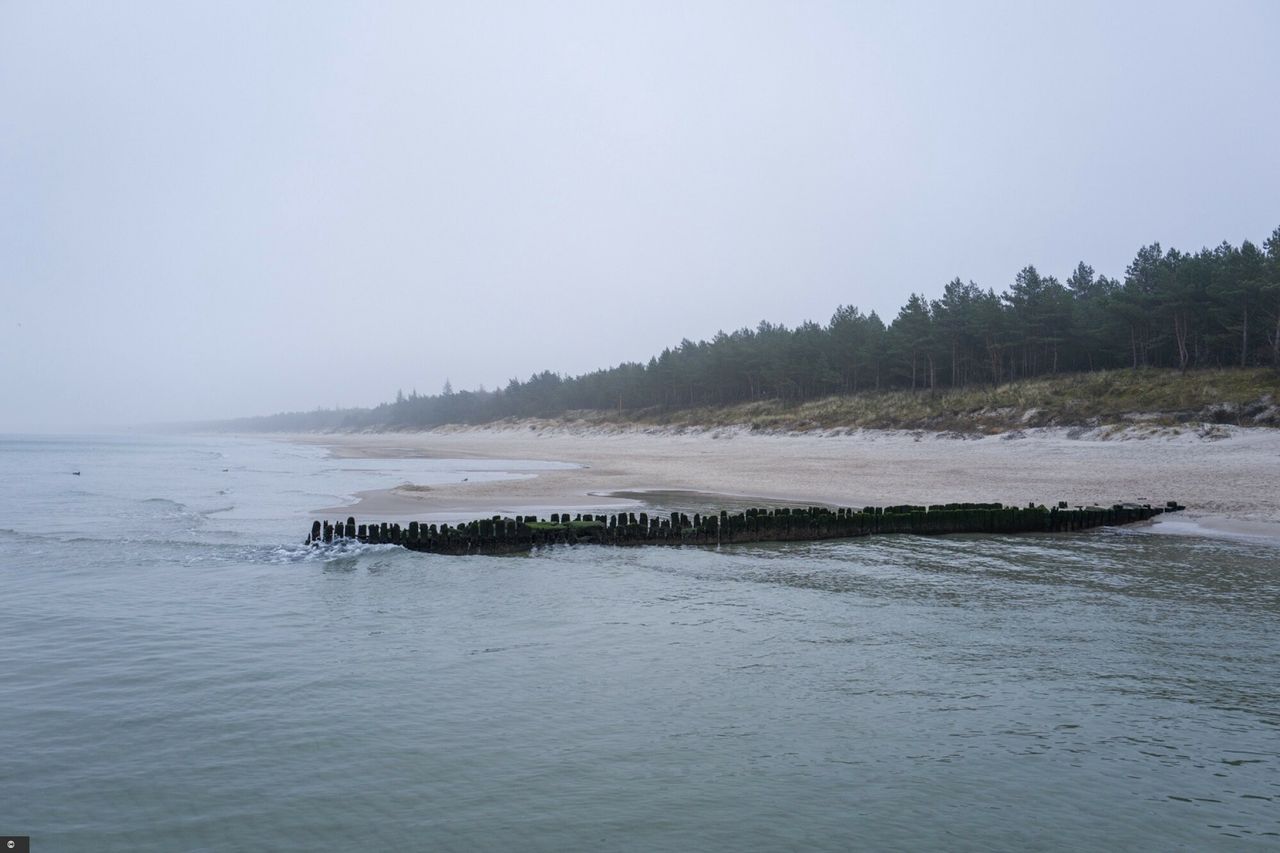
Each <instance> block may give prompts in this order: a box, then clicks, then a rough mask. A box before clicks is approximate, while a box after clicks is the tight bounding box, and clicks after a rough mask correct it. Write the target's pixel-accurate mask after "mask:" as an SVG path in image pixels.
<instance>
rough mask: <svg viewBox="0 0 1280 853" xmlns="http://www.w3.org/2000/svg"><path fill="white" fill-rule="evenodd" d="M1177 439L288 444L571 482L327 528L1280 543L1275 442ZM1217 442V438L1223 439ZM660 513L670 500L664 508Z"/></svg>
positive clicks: (455, 493) (470, 496) (729, 433)
mask: <svg viewBox="0 0 1280 853" xmlns="http://www.w3.org/2000/svg"><path fill="white" fill-rule="evenodd" d="M1213 434H1214V435H1215V436H1217V437H1216V438H1214V439H1206V438H1203V437H1201V436H1200V435H1198V434H1197V433H1196V432H1194V431H1187V432H1183V433H1182V434H1179V435H1167V434H1166V435H1156V436H1150V435H1148V436H1146V437H1137V434H1122V435H1121V436H1118V437H1111V438H1108V439H1103V438H1100V437H1097V436H1096V435H1095V436H1093V437H1086V438H1080V437H1079V434H1078V433H1076V434H1075V435H1076V436H1077V437H1075V438H1073V437H1070V436H1069V435H1068V432H1067V431H1066V430H1061V429H1050V430H1028V431H1026V432H1025V433H1016V434H1008V435H1005V436H988V437H984V438H975V437H968V438H957V437H942V436H937V435H932V434H921V433H908V432H897V431H869V430H868V431H858V432H854V433H851V434H839V435H814V434H805V435H760V434H754V433H750V432H747V431H734V430H718V431H715V432H686V433H672V432H666V431H660V430H629V431H614V432H606V431H601V430H572V429H565V428H558V429H544V428H537V427H533V428H530V427H528V426H520V427H507V428H485V429H454V430H438V431H429V432H418V433H380V434H358V435H346V434H336V435H299V436H289V437H288V439H289V440H291V441H297V442H302V443H307V444H319V445H323V446H326V447H328V448H330V449H331V452H333V453H334V454H335V455H338V456H342V457H349V458H396V457H430V458H493V459H531V460H553V461H561V462H572V463H576V464H578V465H580V466H582V467H579V468H573V469H568V470H557V471H547V472H541V473H538V474H537V475H536V476H534V477H530V478H527V479H520V480H509V481H501V482H477V483H452V484H444V485H432V486H430V487H429V488H405V487H398V488H395V489H386V490H378V491H373V492H366V493H362V494H361V495H360V496H359V497H360V500H359V501H358V502H357V503H356V504H354V505H352V506H351V507H327V508H324V509H323V510H317V511H323V512H326V513H332V512H336V511H343V512H346V511H348V510H350V511H351V512H353V513H355V514H357V515H359V516H361V517H365V518H372V517H378V516H405V515H412V516H419V517H423V518H428V517H444V516H446V515H448V516H453V515H456V514H467V513H475V514H495V513H503V514H517V513H520V512H522V511H523V512H526V513H527V512H531V511H556V510H572V511H580V510H586V509H591V508H599V509H607V508H609V507H621V506H635V505H637V504H638V503H651V504H654V503H657V504H661V503H662V501H661V500H655V499H654V498H653V496H652V495H651V494H649V493H654V492H661V493H671V492H676V493H687V492H698V493H703V496H702V497H699V496H698V495H693V494H689V495H686V497H687V498H688V500H687V501H684V502H687V503H691V504H695V503H700V502H703V501H706V502H708V503H714V502H715V501H716V500H717V499H718V496H732V497H734V498H740V499H745V500H747V501H748V502H760V501H779V502H792V503H801V504H809V503H821V504H833V505H840V506H863V505H885V504H899V503H918V504H927V503H942V502H949V501H1002V502H1005V503H1026V502H1028V501H1035V502H1037V503H1046V502H1053V501H1058V500H1065V501H1067V502H1068V503H1070V504H1073V505H1074V504H1093V503H1099V504H1111V503H1116V502H1121V501H1138V502H1160V503H1163V502H1164V501H1166V500H1177V501H1179V502H1181V503H1184V504H1186V505H1187V507H1188V512H1187V514H1186V516H1185V517H1186V518H1187V519H1188V520H1189V521H1191V522H1193V523H1195V524H1196V525H1208V526H1211V527H1215V528H1217V529H1220V530H1234V531H1236V532H1239V533H1242V534H1255V535H1267V536H1271V535H1274V534H1277V533H1280V488H1278V487H1277V484H1280V431H1277V430H1267V429H1239V428H1227V429H1222V428H1217V429H1216V430H1215V431H1214V433H1213ZM1223 435H1225V436H1226V437H1221V436H1223ZM665 497H666V500H667V502H668V503H670V502H671V500H672V498H673V496H672V495H670V494H668V495H666V496H665Z"/></svg>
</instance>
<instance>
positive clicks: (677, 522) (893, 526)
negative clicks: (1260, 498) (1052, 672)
mask: <svg viewBox="0 0 1280 853" xmlns="http://www.w3.org/2000/svg"><path fill="white" fill-rule="evenodd" d="M1181 509H1184V507H1182V506H1180V505H1179V504H1178V503H1176V502H1175V501H1169V502H1168V503H1167V504H1165V505H1164V506H1163V507H1153V506H1151V505H1150V504H1113V505H1112V506H1110V507H1098V506H1088V507H1086V506H1076V507H1068V506H1067V504H1066V502H1065V501H1064V502H1060V503H1059V504H1058V505H1057V506H1055V507H1052V508H1050V507H1047V506H1044V505H1037V504H1034V503H1033V504H1029V505H1027V506H1025V507H1006V506H1004V505H1003V504H998V503H982V504H979V503H952V504H934V505H932V506H927V507H926V506H887V507H863V508H861V509H851V508H844V507H841V508H836V509H833V508H830V507H817V506H814V507H805V508H774V509H748V510H746V511H745V512H740V513H729V512H726V511H724V510H722V511H720V512H719V513H709V514H706V515H703V514H701V513H694V515H693V516H692V517H690V516H688V515H686V514H685V513H682V512H673V513H671V514H670V515H669V516H668V515H662V516H659V515H650V514H649V513H645V512H641V513H634V512H622V513H617V514H614V515H593V514H577V515H570V514H569V513H551V516H550V518H549V519H547V520H543V519H540V518H538V517H537V516H521V515H518V516H516V517H515V518H505V517H502V516H497V515H495V516H493V517H492V518H483V519H477V520H475V521H471V522H467V523H464V524H457V525H448V524H438V525H437V524H424V523H419V522H416V521H411V522H409V523H408V524H407V525H405V526H403V527H402V526H401V525H399V524H388V523H385V522H383V523H380V524H357V523H356V520H355V518H354V517H352V518H348V519H347V520H346V521H345V522H342V521H338V522H333V523H331V522H328V521H316V522H314V523H313V524H312V525H311V535H310V536H309V537H308V538H307V541H308V542H309V543H316V544H319V543H330V542H334V541H335V540H337V541H340V540H343V539H347V540H356V541H359V542H367V543H373V544H379V543H382V544H391V545H400V546H402V547H404V548H408V549H410V550H413V551H426V552H429V553H433V554H509V553H514V552H519V551H528V550H531V549H533V548H537V547H541V546H546V545H564V544H585V543H590V544H599V545H721V544H729V543H739V542H806V541H814V540H819V539H847V538H853V537H857V536H870V535H873V534H877V533H880V534H884V533H911V534H916V535H928V536H933V535H939V534H946V533H1054V532H1062V531H1074V530H1087V529H1090V528H1094V527H1102V526H1107V525H1118V524H1130V523H1132V522H1135V521H1146V520H1148V519H1150V518H1153V517H1154V516H1157V515H1160V514H1161V513H1164V512H1176V511H1178V510H1181Z"/></svg>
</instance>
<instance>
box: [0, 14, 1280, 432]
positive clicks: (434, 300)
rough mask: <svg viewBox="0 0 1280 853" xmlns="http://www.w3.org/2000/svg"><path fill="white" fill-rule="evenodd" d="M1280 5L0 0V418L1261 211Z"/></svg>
mask: <svg viewBox="0 0 1280 853" xmlns="http://www.w3.org/2000/svg"><path fill="white" fill-rule="evenodd" d="M1277 45H1280V3H1277V2H1273V1H1272V0H1262V2H1255V3H1245V2H1237V3H1232V2H1205V3H1172V2H1170V3H1149V4H1148V3H1132V4H1125V3H1117V2H1104V3H1097V4H1090V3H1082V2H1078V0H1076V1H1075V2H1070V3H1053V4H1051V3H1044V2H1034V3H1029V2H1028V3H1024V2H1009V3H974V2H965V3H948V4H943V3H928V4H926V3H918V4H913V3H904V2H888V3H862V2H845V3H818V2H795V1H794V0H786V2H774V3H748V2H741V0H735V2H726V3H714V2H696V0H695V1H694V2H690V0H681V2H674V3H669V4H668V3H660V2H654V0H644V2H639V3H634V4H629V3H628V4H624V3H611V2H584V3H563V4H562V3H523V2H502V3H492V4H488V3H482V2H474V0H465V2H464V1H463V0H457V2H451V3H440V4H431V3H426V2H414V3H404V4H397V3H377V2H359V3H356V2H352V3H348V4H341V3H317V2H301V3H295V4H290V3H263V2H257V0H255V2H248V3H233V2H226V0H219V2H210V3H185V2H184V3H171V2H156V3H140V2H118V3H103V2H88V3H84V4H72V3H64V2H57V0H0V117H2V118H0V304H2V306H3V307H2V308H0V431H18V430H27V429H37V428H64V429H65V428H72V429H74V428H89V427H95V426H99V425H105V424H124V423H136V422H149V421H158V420H186V419H201V418H214V417H231V416H239V415H250V414H266V413H271V412H275V411H281V410H296V409H304V410H305V409H314V408H316V407H317V406H326V407H329V406H336V405H341V406H351V405H370V404H376V403H378V402H381V401H384V400H387V399H390V398H392V397H393V396H394V395H395V393H396V390H397V389H399V388H402V389H404V391H405V392H406V393H407V392H409V391H410V390H411V389H413V388H416V389H418V390H419V391H421V392H424V393H426V392H431V393H434V392H437V391H439V389H440V387H441V386H442V385H443V383H444V381H445V379H446V378H448V379H450V380H451V381H452V383H453V386H454V387H455V388H458V389H461V388H474V387H477V386H479V385H481V384H483V385H485V386H487V387H489V388H493V387H495V386H500V385H505V384H506V382H507V380H508V379H510V378H511V377H520V378H527V377H528V375H529V374H530V373H532V372H535V371H541V370H544V369H550V370H555V371H560V372H565V373H580V372H584V371H587V370H591V369H595V368H598V367H606V366H609V365H612V364H616V363H618V362H621V361H629V360H647V359H648V357H649V356H650V355H653V354H655V353H657V352H660V351H661V350H662V348H663V347H664V346H674V345H676V344H678V343H679V342H680V340H681V339H682V338H685V337H688V338H692V339H695V340H696V339H699V338H708V337H710V336H712V335H714V334H715V332H716V331H717V330H719V329H725V330H732V329H735V328H740V327H742V326H754V325H756V323H757V322H759V321H760V320H761V319H768V320H770V321H773V322H781V323H786V324H787V325H794V324H796V323H799V322H801V321H803V320H806V319H813V320H817V321H819V322H826V321H827V320H828V319H829V318H830V316H831V314H832V312H833V310H834V309H835V308H836V306H837V305H838V304H841V303H844V304H855V305H858V306H860V307H862V308H864V309H865V310H871V309H874V310H876V311H878V312H880V313H881V315H882V317H884V319H885V320H886V321H888V320H890V319H892V317H893V316H894V314H896V312H897V309H898V307H899V306H900V305H901V304H902V303H903V302H904V301H905V299H906V297H907V295H908V294H909V293H910V292H912V291H920V292H923V293H925V294H926V295H927V296H930V297H936V296H938V295H939V294H940V292H941V290H942V287H943V285H944V284H945V283H946V282H947V281H948V280H949V279H951V278H952V277H954V276H960V277H962V278H964V279H966V280H968V279H972V280H974V281H976V282H978V283H979V284H980V285H982V286H983V287H994V288H996V289H997V290H1000V289H1002V288H1004V287H1006V286H1007V285H1008V284H1009V283H1010V282H1011V281H1012V280H1013V277H1014V275H1015V273H1016V272H1017V271H1018V270H1019V269H1020V268H1021V267H1022V266H1024V265H1026V264H1028V263H1034V264H1036V265H1037V266H1038V267H1039V268H1040V270H1041V271H1042V272H1045V273H1052V274H1056V275H1058V276H1060V277H1065V276H1066V275H1067V274H1068V273H1069V272H1070V270H1071V268H1072V267H1073V266H1074V265H1075V263H1076V262H1077V261H1079V260H1085V261H1087V262H1089V263H1091V264H1092V265H1094V266H1095V267H1096V268H1097V269H1098V271H1099V272H1103V273H1107V274H1110V275H1116V276H1120V275H1123V271H1124V267H1125V265H1126V264H1127V263H1128V262H1129V260H1131V258H1132V256H1133V254H1134V252H1135V251H1136V249H1137V248H1138V247H1139V246H1141V245H1143V244H1146V243H1149V242H1152V241H1160V242H1161V243H1162V244H1164V245H1166V246H1169V245H1173V246H1177V247H1179V248H1183V249H1192V250H1194V249H1198V248H1200V247H1201V246H1204V245H1206V244H1208V245H1214V244H1217V243H1219V242H1221V241H1222V240H1224V239H1226V240H1230V241H1231V242H1233V243H1239V242H1240V241H1241V240H1244V239H1251V240H1253V241H1255V242H1259V243H1260V242H1261V241H1262V240H1263V239H1265V238H1266V236H1267V235H1268V234H1270V232H1271V230H1272V229H1273V228H1275V227H1276V226H1277V225H1280V108H1277V105H1276V97H1277V95H1276V93H1277V91H1278V90H1280V49H1278V47H1277Z"/></svg>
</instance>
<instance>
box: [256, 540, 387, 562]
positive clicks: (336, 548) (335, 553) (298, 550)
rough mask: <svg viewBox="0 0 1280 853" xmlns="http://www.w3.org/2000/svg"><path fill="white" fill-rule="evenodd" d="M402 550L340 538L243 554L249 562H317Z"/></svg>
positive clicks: (263, 548)
mask: <svg viewBox="0 0 1280 853" xmlns="http://www.w3.org/2000/svg"><path fill="white" fill-rule="evenodd" d="M400 550H402V549H401V548H400V546H399V545H381V544H379V545H371V544H368V543H365V542H359V541H356V540H354V539H340V540H335V541H333V542H320V543H315V544H311V545H276V546H267V547H261V548H254V549H251V550H250V551H249V552H248V553H247V554H245V555H244V556H245V557H246V558H247V559H248V560H249V561H251V562H255V563H270V564H273V565H280V564H288V563H317V562H328V561H330V560H342V559H349V558H351V557H359V556H362V555H365V554H384V553H386V552H388V551H400Z"/></svg>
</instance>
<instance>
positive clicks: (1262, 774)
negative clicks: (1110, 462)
mask: <svg viewBox="0 0 1280 853" xmlns="http://www.w3.org/2000/svg"><path fill="white" fill-rule="evenodd" d="M538 468H539V463H521V462H519V461H517V460H509V461H507V462H505V463H502V464H495V463H480V462H477V461H476V460H466V461H462V460H340V459H333V458H330V457H329V456H328V455H327V454H326V452H325V451H324V450H323V449H320V448H313V447H305V446H297V445H291V444H287V443H281V442H271V441H265V440H249V439H240V438H225V437H215V438H190V437H163V438H138V437H127V438H126V437H74V438H72V437H9V438H3V439H0V483H3V489H2V490H0V595H2V602H3V603H2V605H0V613H2V619H0V834H4V833H9V834H25V835H30V836H32V849H33V850H39V851H42V852H43V851H59V850H92V851H99V850H130V851H137V850H157V851H171V850H216V851H240V850H329V849H333V850H337V849H344V850H353V849H358V850H459V851H461V850H547V851H563V850H725V851H730V850H731V851H741V850H780V849H804V850H847V849H876V850H886V849H911V850H923V849H937V850H1080V849H1112V850H1120V849H1125V850H1174V849H1186V850H1204V849H1219V848H1220V849H1237V848H1250V847H1253V848H1257V849H1277V848H1280V545H1278V544H1277V543H1275V542H1273V541H1268V540H1262V539H1247V538H1233V539H1222V538H1210V537H1200V536H1186V535H1180V536H1169V535H1162V534H1161V533H1160V525H1159V524H1155V525H1147V526H1142V527H1137V528H1127V529H1103V530H1097V531H1091V532H1087V533H1077V534H1064V535H1043V536H1036V535H1029V536H954V537H939V538H918V537H911V536H886V537H877V538H872V539H862V540H851V541H843V542H821V543H813V544H786V545H777V544H771V545H750V546H734V547H725V548H721V549H718V550H716V549H696V548H669V549H668V548H636V549H621V548H616V549H615V548H606V547H594V546H589V547H559V548H551V549H546V550H542V551H540V552H537V553H533V554H529V555H521V556H507V557H465V558H463V557H446V556H434V555H424V554H415V553H410V552H407V551H404V550H401V549H398V548H395V547H392V546H359V545H356V546H350V545H348V546H341V547H337V546H335V547H331V548H307V547H304V546H302V545H301V544H300V543H301V542H302V540H303V538H304V537H305V536H306V534H307V532H308V530H309V526H310V521H311V519H312V513H311V512H310V510H312V509H314V508H316V507H319V506H333V505H335V504H340V503H342V502H343V500H345V499H348V498H349V497H350V496H351V495H353V494H354V493H355V492H357V491H360V490H363V489H374V488H385V487H387V486H389V485H395V484H396V483H399V482H404V481H411V482H416V483H429V482H445V481H449V480H455V479H461V478H462V477H468V478H472V479H474V478H477V477H490V478H500V477H507V476H529V475H532V474H534V473H536V471H537V469H538ZM75 471H79V472H80V473H79V474H78V475H77V474H75V473H73V472H75ZM433 478H434V479H433ZM946 497H947V496H946V495H939V499H945V498H946Z"/></svg>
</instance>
